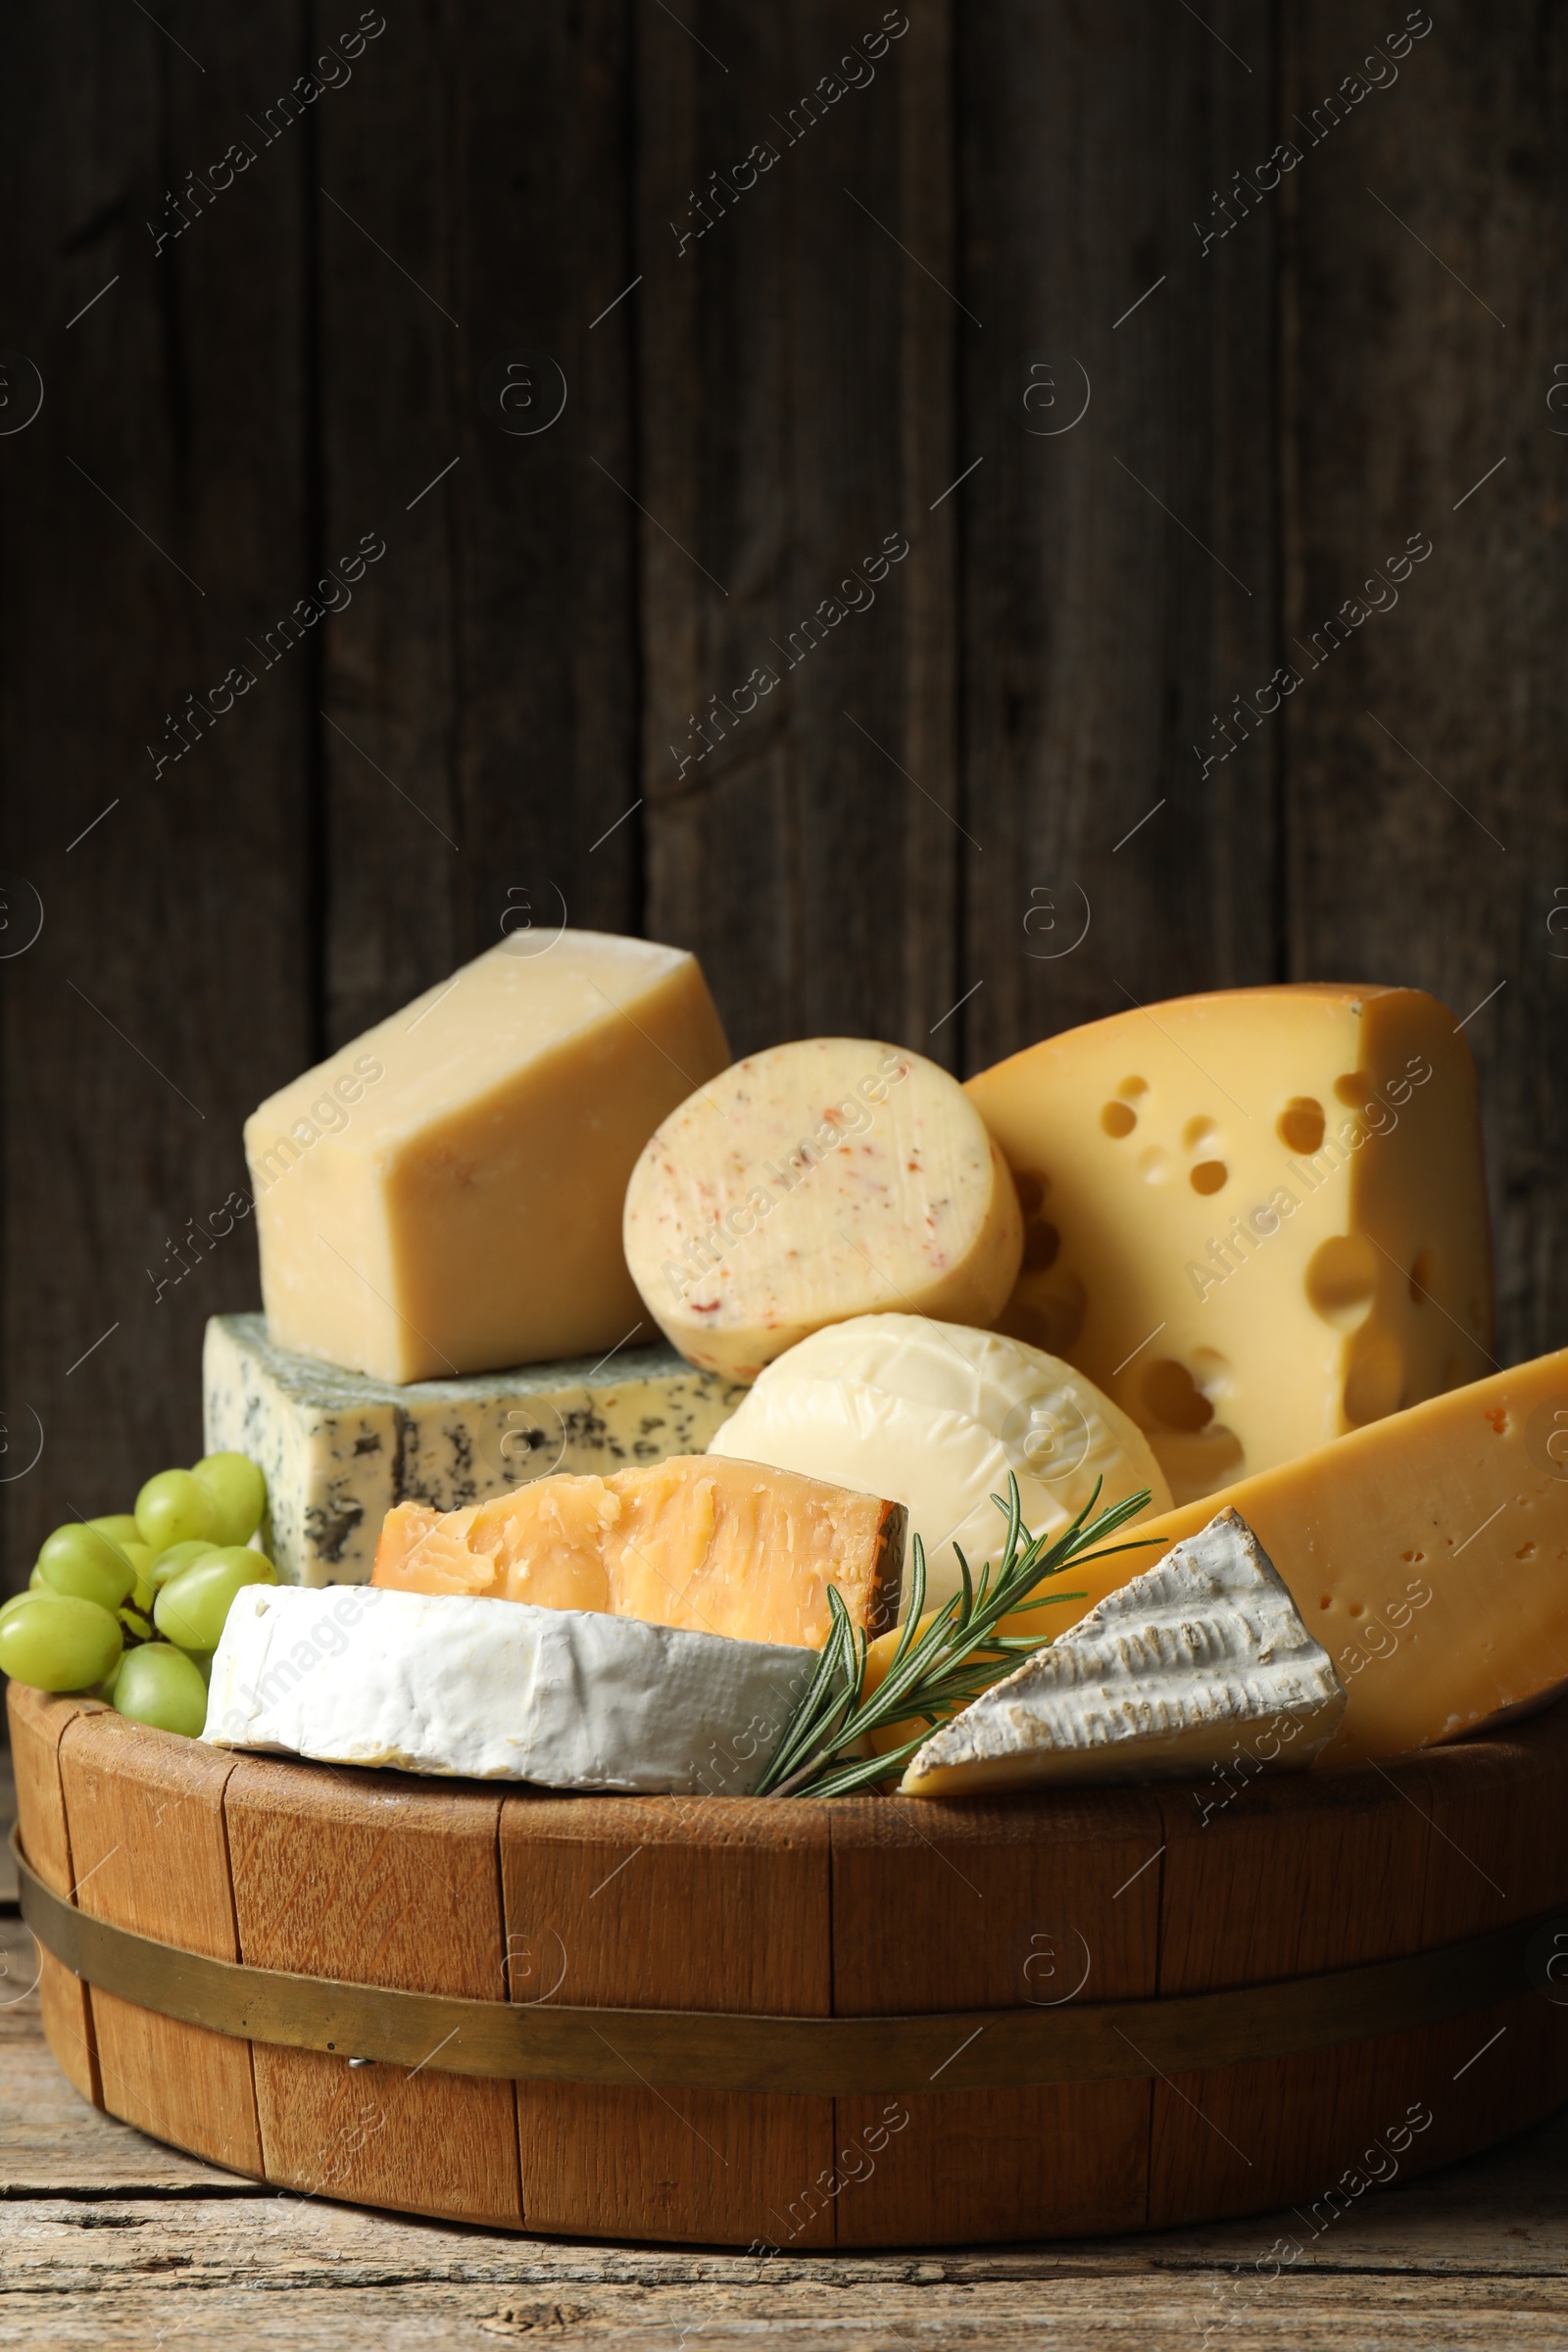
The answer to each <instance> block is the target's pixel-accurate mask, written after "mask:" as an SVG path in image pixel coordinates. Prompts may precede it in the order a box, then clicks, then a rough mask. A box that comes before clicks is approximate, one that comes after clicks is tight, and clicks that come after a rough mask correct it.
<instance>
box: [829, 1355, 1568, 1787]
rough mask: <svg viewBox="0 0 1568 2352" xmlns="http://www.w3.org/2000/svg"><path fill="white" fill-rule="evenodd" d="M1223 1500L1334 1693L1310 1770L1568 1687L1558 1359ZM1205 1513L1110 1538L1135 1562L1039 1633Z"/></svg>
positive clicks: (879, 1655)
mask: <svg viewBox="0 0 1568 2352" xmlns="http://www.w3.org/2000/svg"><path fill="white" fill-rule="evenodd" d="M1219 1502H1220V1503H1223V1504H1226V1505H1229V1506H1230V1507H1231V1508H1232V1509H1234V1510H1235V1511H1236V1512H1237V1513H1238V1514H1239V1515H1240V1516H1241V1518H1243V1519H1244V1520H1245V1521H1246V1523H1247V1525H1248V1526H1249V1527H1250V1529H1251V1530H1252V1532H1253V1534H1254V1535H1255V1536H1256V1537H1257V1540H1258V1542H1259V1543H1260V1544H1261V1545H1262V1546H1263V1549H1264V1550H1265V1551H1266V1552H1267V1554H1268V1556H1269V1558H1270V1560H1272V1562H1273V1564H1274V1566H1275V1568H1276V1569H1277V1570H1278V1571H1279V1573H1280V1575H1281V1576H1282V1577H1283V1578H1284V1580H1285V1583H1286V1584H1287V1585H1288V1586H1289V1588H1290V1591H1291V1593H1292V1596H1293V1598H1294V1599H1295V1601H1296V1605H1297V1607H1298V1608H1299V1610H1300V1612H1301V1616H1302V1619H1303V1621H1304V1622H1305V1624H1306V1626H1307V1627H1308V1629H1309V1630H1310V1631H1311V1632H1312V1633H1313V1634H1314V1635H1315V1637H1316V1638H1317V1640H1318V1641H1319V1642H1322V1644H1323V1646H1324V1648H1325V1649H1326V1650H1327V1651H1328V1653H1329V1656H1330V1657H1331V1659H1332V1660H1333V1662H1334V1666H1335V1668H1336V1671H1337V1672H1338V1674H1339V1677H1340V1680H1341V1682H1342V1683H1343V1684H1344V1685H1345V1689H1346V1693H1347V1704H1346V1710H1345V1715H1344V1719H1343V1721H1342V1722H1341V1725H1340V1728H1339V1731H1338V1732H1337V1733H1336V1735H1335V1737H1334V1739H1333V1740H1331V1741H1330V1742H1329V1744H1328V1746H1327V1747H1326V1748H1325V1749H1324V1751H1323V1754H1322V1757H1321V1759H1320V1762H1321V1763H1322V1764H1326V1765H1333V1764H1336V1763H1348V1762H1351V1761H1353V1760H1355V1759H1356V1758H1359V1757H1364V1756H1393V1755H1399V1754H1401V1753H1403V1752H1404V1751H1405V1750H1406V1749H1408V1748H1414V1747H1427V1746H1430V1745H1432V1744H1433V1743H1435V1742H1436V1741H1439V1740H1453V1739H1456V1738H1458V1737H1459V1736H1460V1735H1461V1734H1462V1733H1464V1732H1467V1731H1472V1730H1474V1729H1475V1728H1476V1727H1477V1726H1478V1725H1480V1724H1483V1723H1485V1722H1487V1721H1488V1720H1489V1718H1491V1717H1493V1716H1495V1715H1499V1714H1502V1713H1504V1712H1505V1711H1507V1710H1510V1709H1515V1708H1518V1709H1525V1708H1528V1707H1529V1706H1530V1705H1531V1704H1532V1703H1533V1702H1539V1701H1542V1700H1543V1699H1544V1697H1545V1696H1546V1695H1547V1694H1548V1693H1551V1692H1553V1691H1556V1690H1557V1688H1558V1687H1559V1686H1560V1685H1562V1684H1564V1683H1568V1349H1563V1350H1560V1351H1559V1352H1558V1353H1557V1354H1555V1355H1544V1356H1538V1357H1537V1358H1536V1360H1535V1361H1534V1362H1533V1363H1528V1364H1521V1365H1519V1366H1518V1367H1517V1368H1516V1369H1514V1370H1513V1371H1510V1372H1499V1373H1497V1374H1496V1375H1495V1377H1494V1378H1493V1379H1491V1380H1482V1381H1476V1382H1475V1383H1474V1384H1473V1385H1472V1386H1471V1387H1469V1388H1465V1389H1458V1390H1455V1391H1454V1392H1453V1393H1452V1394H1451V1395H1449V1396H1446V1397H1432V1398H1431V1399H1430V1400H1429V1401H1428V1402H1427V1403H1425V1404H1418V1405H1413V1406H1412V1407H1411V1409H1410V1410H1409V1411H1408V1412H1404V1413H1394V1414H1391V1415H1390V1416H1389V1417H1388V1419H1387V1420H1384V1421H1379V1422H1377V1423H1376V1424H1375V1425H1374V1426H1373V1427H1372V1428H1370V1429H1363V1430H1357V1431H1354V1432H1352V1433H1351V1434H1350V1435H1349V1436H1348V1437H1344V1438H1340V1439H1338V1440H1336V1442H1335V1443H1334V1444H1333V1445H1331V1446H1320V1447H1319V1448H1318V1449H1317V1450H1316V1451H1315V1452H1312V1453H1308V1454H1303V1455H1302V1456H1301V1457H1300V1458H1299V1460H1298V1461H1294V1462H1290V1463H1287V1464H1286V1465H1285V1466H1284V1467H1283V1468H1282V1469H1279V1470H1266V1471H1264V1472H1263V1473H1262V1474H1261V1475H1260V1476H1259V1477H1257V1478H1249V1479H1244V1480H1242V1481H1241V1483H1240V1484H1239V1485H1237V1486H1234V1487H1230V1488H1228V1489H1227V1490H1226V1491H1225V1494H1224V1495H1222V1496H1221V1497H1220V1498H1219ZM1217 1507H1219V1505H1218V1504H1217V1503H1216V1502H1214V1501H1203V1502H1195V1503H1188V1504H1186V1505H1185V1506H1184V1507H1183V1508H1181V1509H1179V1510H1175V1511H1169V1512H1166V1513H1165V1514H1164V1515H1163V1516H1162V1517H1160V1518H1158V1519H1152V1520H1150V1521H1147V1522H1146V1523H1145V1524H1144V1525H1142V1526H1140V1527H1137V1528H1132V1529H1129V1530H1128V1531H1126V1533H1125V1534H1123V1535H1122V1536H1119V1537H1118V1538H1117V1539H1116V1541H1117V1542H1118V1543H1129V1542H1132V1541H1137V1542H1138V1543H1139V1544H1140V1545H1141V1544H1143V1542H1144V1541H1145V1540H1146V1539H1148V1541H1149V1545H1150V1548H1149V1549H1148V1551H1147V1552H1146V1551H1143V1550H1142V1549H1140V1550H1138V1551H1132V1552H1121V1553H1119V1554H1118V1555H1117V1556H1116V1557H1115V1558H1107V1559H1106V1560H1104V1561H1103V1562H1101V1563H1096V1562H1091V1563H1090V1564H1088V1565H1087V1566H1082V1565H1075V1566H1073V1567H1072V1568H1070V1569H1069V1571H1068V1572H1067V1573H1066V1574H1065V1575H1064V1576H1063V1577H1062V1578H1061V1580H1060V1581H1061V1583H1062V1584H1063V1585H1064V1586H1066V1587H1069V1588H1070V1589H1071V1590H1072V1591H1073V1592H1075V1593H1083V1594H1084V1598H1083V1599H1081V1600H1076V1601H1070V1602H1067V1603H1064V1604H1063V1606H1062V1607H1061V1608H1059V1609H1053V1610H1052V1611H1051V1612H1050V1620H1051V1631H1052V1632H1053V1634H1056V1633H1059V1632H1062V1631H1065V1629H1066V1628H1067V1627H1068V1626H1070V1625H1074V1624H1076V1623H1077V1622H1078V1620H1079V1618H1081V1617H1083V1616H1084V1615H1086V1614H1087V1612H1088V1611H1089V1610H1090V1609H1091V1608H1092V1607H1094V1606H1095V1604H1096V1603H1097V1602H1099V1601H1101V1600H1103V1598H1104V1597H1105V1595H1106V1593H1110V1592H1113V1591H1115V1590H1116V1588H1117V1587H1118V1586H1120V1585H1122V1584H1123V1583H1125V1582H1126V1581H1127V1579H1128V1578H1129V1577H1131V1576H1134V1575H1136V1574H1138V1573H1139V1572H1140V1570H1141V1569H1142V1568H1144V1567H1145V1566H1147V1565H1148V1564H1150V1563H1151V1562H1152V1561H1154V1560H1157V1559H1158V1558H1159V1557H1160V1556H1161V1554H1162V1552H1164V1551H1165V1550H1168V1549H1169V1547H1170V1546H1171V1545H1172V1544H1177V1543H1180V1542H1182V1541H1183V1540H1184V1539H1185V1538H1187V1537H1189V1536H1193V1535H1196V1534H1197V1533H1198V1531H1199V1529H1200V1528H1201V1527H1203V1526H1204V1525H1206V1523H1207V1522H1208V1520H1209V1519H1211V1518H1212V1516H1213V1514H1214V1512H1215V1510H1216V1508H1217ZM1045 1589H1046V1590H1049V1587H1048V1588H1045ZM1040 1623H1041V1620H1040V1618H1039V1617H1038V1616H1037V1617H1036V1618H1035V1619H1034V1620H1033V1623H1032V1625H1031V1622H1030V1620H1028V1619H1027V1618H1022V1617H1020V1618H1014V1619H1013V1620H1011V1621H1010V1623H1009V1626H1008V1629H1007V1630H1009V1631H1012V1632H1019V1633H1021V1632H1027V1631H1036V1632H1038V1631H1039V1629H1040ZM891 1650H892V1640H891V1638H888V1639H885V1640H884V1641H882V1642H878V1643H877V1644H876V1645H875V1646H874V1649H873V1659H874V1660H875V1665H874V1667H873V1669H872V1671H873V1672H874V1673H875V1675H876V1679H877V1680H880V1678H881V1674H882V1672H883V1671H885V1668H886V1662H887V1658H888V1656H889V1655H890V1654H891ZM918 1729H919V1726H918V1725H910V1726H909V1727H907V1730H906V1731H905V1732H904V1737H905V1738H908V1737H910V1736H911V1735H912V1733H913V1732H914V1731H916V1730H918ZM886 1743H887V1744H888V1745H891V1744H893V1742H892V1740H891V1738H889V1739H888V1740H887V1742H886ZM880 1744H882V1742H881V1741H879V1745H880Z"/></svg>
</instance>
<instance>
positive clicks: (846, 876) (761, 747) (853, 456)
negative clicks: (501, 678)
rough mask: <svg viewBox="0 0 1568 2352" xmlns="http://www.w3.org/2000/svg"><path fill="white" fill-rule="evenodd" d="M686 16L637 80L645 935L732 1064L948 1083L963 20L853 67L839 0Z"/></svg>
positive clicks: (915, 8)
mask: <svg viewBox="0 0 1568 2352" xmlns="http://www.w3.org/2000/svg"><path fill="white" fill-rule="evenodd" d="M676 13H677V16H678V17H680V18H681V20H682V22H681V23H672V22H671V21H670V19H669V17H668V14H667V12H666V13H665V14H664V15H663V16H657V15H652V16H650V15H639V18H638V27H639V29H638V49H637V65H636V103H637V121H638V159H639V171H638V189H637V221H638V239H639V241H638V247H637V253H636V260H635V264H634V266H635V268H637V269H638V270H641V271H642V272H643V274H644V283H643V285H642V286H641V287H640V288H639V291H638V294H637V296H636V298H635V299H636V303H637V324H638V344H637V369H638V377H639V382H640V385H641V394H642V397H641V415H640V425H641V468H640V474H639V478H638V479H637V480H636V481H634V482H633V483H632V484H631V487H632V489H633V490H634V491H635V493H636V495H637V497H638V498H639V499H640V501H641V502H642V505H643V506H644V508H645V509H646V520H645V521H644V523H643V524H642V525H641V610H642V615H643V661H644V675H645V689H644V721H643V743H642V782H641V785H640V790H641V791H642V792H643V794H644V796H645V799H646V803H647V821H648V890H647V903H646V921H647V926H648V928H649V929H650V931H651V932H652V933H653V934H654V936H655V937H657V938H669V939H673V940H676V941H678V942H679V943H680V944H681V945H684V946H688V947H692V948H695V949H696V950H697V951H698V952H699V954H700V955H701V956H703V957H704V959H705V961H706V963H707V965H708V967H709V969H710V972H711V975H712V976H713V978H714V984H715V989H716V993H717V998H718V1004H719V1009H720V1011H721V1012H722V1014H723V1016H724V1020H725V1023H726V1026H727V1027H728V1030H729V1035H730V1040H731V1043H732V1045H733V1046H734V1047H735V1050H736V1052H737V1053H738V1054H744V1053H746V1052H749V1051H751V1050H752V1049H753V1048H755V1047H757V1046H760V1045H764V1044H772V1043H774V1042H776V1041H778V1040H779V1039H781V1038H788V1037H799V1036H802V1035H809V1034H811V1033H812V1032H819V1033H820V1032H826V1033H829V1034H835V1035H841V1036H843V1035H848V1036H855V1035H857V1034H858V1035H863V1036H870V1037H884V1036H885V1037H895V1036H896V1037H898V1038H899V1039H901V1040H903V1041H906V1042H907V1043H909V1044H912V1045H914V1046H916V1047H918V1048H919V1049H920V1050H921V1051H922V1052H927V1053H930V1054H933V1055H934V1056H935V1057H937V1058H939V1059H943V1060H951V1059H952V1057H953V1055H954V1052H955V1033H954V1030H953V1028H952V1025H951V1024H949V1025H948V1026H947V1027H946V1028H937V1027H936V1024H938V1023H939V1022H940V1021H941V1018H942V1016H943V1014H944V1013H945V1012H947V1011H948V1009H949V1008H950V1007H951V1005H953V1002H954V1000H955V998H956V996H957V995H958V993H959V991H958V988H957V986H956V985H955V982H956V973H957V968H958V965H957V954H956V861H955V855H954V852H955V845H956V843H957V842H958V841H959V839H960V835H959V832H958V830H957V826H958V825H959V823H960V822H961V815H962V811H961V807H960V806H959V801H960V793H959V786H958V780H957V775H956V701H955V695H956V662H955V650H954V611H955V597H954V583H953V547H954V528H953V506H952V502H951V501H949V502H947V503H946V504H943V505H939V506H936V511H935V512H934V513H933V512H931V511H930V510H931V509H932V507H933V505H935V502H936V501H937V500H938V499H939V497H940V494H941V493H942V491H943V490H944V489H945V487H946V486H947V485H948V484H949V483H950V482H951V481H952V479H953V477H954V475H955V474H956V473H957V472H958V471H959V470H960V467H961V466H962V464H964V463H966V460H964V459H963V458H961V457H958V456H956V426H955V421H954V416H953V408H952V382H953V367H954V352H955V348H956V337H957V336H958V335H959V334H960V332H968V331H972V330H971V329H969V328H968V326H967V322H966V321H965V319H963V316H962V313H961V312H960V311H959V309H958V308H957V307H956V304H955V300H954V297H953V294H952V293H951V291H949V290H948V289H951V287H952V285H953V268H952V259H951V255H952V244H953V220H952V203H953V192H952V184H951V175H950V172H949V168H948V159H949V154H950V148H951V129H950V90H951V72H952V66H951V39H952V35H951V10H950V8H949V6H948V5H947V0H911V5H910V6H909V8H908V10H907V30H906V31H905V32H904V33H903V35H902V36H901V37H900V38H898V39H897V40H896V41H894V42H891V43H889V42H887V41H886V39H885V38H884V40H883V54H882V55H881V56H880V57H878V58H872V57H867V56H866V55H865V53H864V51H863V50H862V51H861V52H860V53H859V58H860V62H859V63H858V65H856V66H844V67H843V70H842V72H841V64H842V61H844V60H845V58H846V57H847V55H848V53H849V52H850V51H851V47H852V43H854V42H855V41H856V40H857V39H858V37H859V36H861V35H863V34H864V33H865V32H866V31H867V30H868V29H870V28H874V26H875V25H876V23H877V17H876V15H875V14H868V13H867V11H865V10H864V9H861V8H858V7H853V6H850V5H848V0H801V4H799V5H796V6H793V7H791V8H789V9H787V10H766V11H758V10H755V9H752V10H748V9H743V8H740V7H736V6H733V5H709V6H704V7H703V8H701V9H700V10H699V12H698V19H697V21H695V22H693V23H691V25H690V29H689V31H688V30H683V28H682V27H683V24H684V23H685V21H686V20H685V12H680V11H678V12H676ZM893 13H894V14H895V15H897V14H899V13H905V12H893ZM852 77H853V79H852ZM824 85H827V86H828V87H830V88H832V89H835V90H836V91H837V93H838V94H837V95H831V96H830V95H826V94H824ZM748 158H751V159H752V160H751V161H750V162H749V163H748V162H747V159H748ZM759 162H760V169H759ZM737 166H741V167H743V168H742V169H741V170H739V171H737ZM748 172H751V173H752V174H753V176H752V178H751V179H750V180H748V178H747V173H748ZM726 191H728V192H727V193H726ZM901 248H902V249H903V250H901ZM890 540H891V543H892V544H893V545H895V546H897V545H899V544H903V543H906V542H907V547H908V553H907V555H906V556H904V557H903V558H901V559H900V560H899V561H898V562H896V563H889V561H888V560H887V558H886V557H884V556H883V555H882V554H881V552H880V551H881V550H882V549H883V546H884V542H886V541H890ZM868 559H870V564H869V569H868V566H867V560H868ZM852 582H854V583H855V584H852ZM860 583H863V585H862V584H860ZM851 608H854V609H851ZM933 1031H935V1034H934V1035H933Z"/></svg>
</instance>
